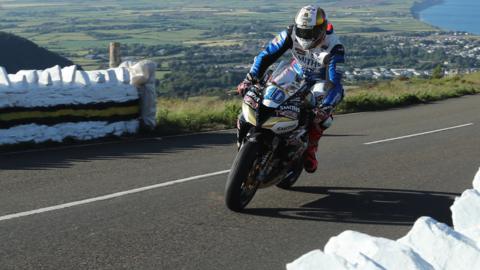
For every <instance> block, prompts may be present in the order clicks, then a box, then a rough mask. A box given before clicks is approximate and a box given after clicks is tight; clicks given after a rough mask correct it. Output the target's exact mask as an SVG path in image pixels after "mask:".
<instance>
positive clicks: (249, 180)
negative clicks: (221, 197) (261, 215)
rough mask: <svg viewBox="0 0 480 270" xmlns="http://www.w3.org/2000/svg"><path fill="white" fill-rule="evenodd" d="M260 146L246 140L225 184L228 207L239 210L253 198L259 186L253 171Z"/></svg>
mask: <svg viewBox="0 0 480 270" xmlns="http://www.w3.org/2000/svg"><path fill="white" fill-rule="evenodd" d="M259 149H260V147H259V144H258V143H256V142H249V141H247V142H245V143H244V144H243V145H242V147H241V148H240V151H239V152H238V154H237V156H236V157H235V160H234V162H233V165H232V169H231V170H230V173H229V174H228V179H227V184H226V186H225V203H226V205H227V207H228V209H230V210H232V211H235V212H239V211H241V210H243V209H244V208H245V207H246V206H247V204H248V203H249V202H250V201H251V200H252V198H253V196H254V195H255V192H256V191H257V188H258V182H257V181H256V180H255V179H254V175H253V171H254V168H253V167H254V164H255V160H256V159H257V156H258V151H259Z"/></svg>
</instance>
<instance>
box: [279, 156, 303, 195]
mask: <svg viewBox="0 0 480 270" xmlns="http://www.w3.org/2000/svg"><path fill="white" fill-rule="evenodd" d="M302 172H303V158H301V159H299V160H297V161H296V162H295V163H294V164H293V166H292V168H291V169H290V171H289V172H288V173H287V175H286V176H285V178H283V180H282V181H280V182H279V183H278V184H277V187H279V188H282V189H290V188H291V187H292V186H293V184H295V183H296V182H297V180H298V178H299V177H300V175H301V174H302Z"/></svg>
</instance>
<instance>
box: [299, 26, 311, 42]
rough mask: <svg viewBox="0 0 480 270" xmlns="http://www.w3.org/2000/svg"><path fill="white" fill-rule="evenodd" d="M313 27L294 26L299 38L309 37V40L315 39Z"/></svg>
mask: <svg viewBox="0 0 480 270" xmlns="http://www.w3.org/2000/svg"><path fill="white" fill-rule="evenodd" d="M314 29H315V28H310V29H308V28H299V27H296V28H295V35H296V36H297V37H299V38H302V39H309V40H313V39H315V37H316V35H315V32H316V31H315V30H314Z"/></svg>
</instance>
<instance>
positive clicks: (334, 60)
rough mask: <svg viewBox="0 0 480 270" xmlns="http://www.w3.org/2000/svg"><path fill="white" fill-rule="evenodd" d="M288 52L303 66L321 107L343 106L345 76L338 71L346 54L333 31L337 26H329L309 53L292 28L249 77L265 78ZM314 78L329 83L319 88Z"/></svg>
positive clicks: (258, 60)
mask: <svg viewBox="0 0 480 270" xmlns="http://www.w3.org/2000/svg"><path fill="white" fill-rule="evenodd" d="M288 50H291V52H292V56H293V58H294V59H295V60H296V61H297V63H298V64H299V65H300V66H301V67H302V69H303V72H304V74H306V78H305V79H306V81H307V83H311V84H312V88H311V89H312V92H313V93H314V95H315V96H316V97H317V98H318V99H319V100H321V104H318V105H319V107H327V106H328V107H332V108H334V107H335V106H336V105H337V104H338V103H340V101H341V100H342V99H343V95H344V90H343V87H342V84H341V77H342V76H341V74H340V73H339V72H337V64H338V63H343V62H344V61H345V58H344V55H345V52H344V47H343V45H342V44H341V43H340V40H339V39H338V37H337V36H336V34H335V33H334V31H333V26H332V25H331V24H328V27H327V34H326V37H325V39H324V40H322V41H321V42H319V43H318V44H316V45H314V46H312V48H310V49H308V50H305V49H303V48H302V47H301V46H300V44H299V43H298V42H297V41H296V39H295V30H294V28H293V26H290V27H289V28H288V29H287V30H285V31H283V32H281V33H280V34H279V35H278V36H277V37H275V39H273V40H272V41H271V42H270V43H269V44H268V46H267V47H266V48H265V49H264V50H263V51H262V52H260V54H259V55H258V56H257V57H255V60H254V63H253V65H252V67H251V69H250V72H249V74H248V77H249V78H251V79H253V80H258V79H260V78H262V77H263V75H264V73H265V71H266V70H267V69H268V67H269V66H270V65H272V64H273V63H274V62H276V61H277V60H278V59H279V58H280V57H281V56H282V55H283V54H284V53H285V52H286V51H288ZM313 78H316V79H317V80H318V79H320V80H324V82H325V83H324V84H323V85H322V87H316V85H315V83H316V81H314V79H313ZM310 79H311V80H310ZM309 80H310V81H309Z"/></svg>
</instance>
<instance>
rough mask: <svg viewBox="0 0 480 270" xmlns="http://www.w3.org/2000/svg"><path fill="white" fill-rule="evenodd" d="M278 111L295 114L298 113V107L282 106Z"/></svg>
mask: <svg viewBox="0 0 480 270" xmlns="http://www.w3.org/2000/svg"><path fill="white" fill-rule="evenodd" d="M280 110H282V111H292V112H296V113H299V112H300V108H299V107H298V106H294V105H282V106H280Z"/></svg>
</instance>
